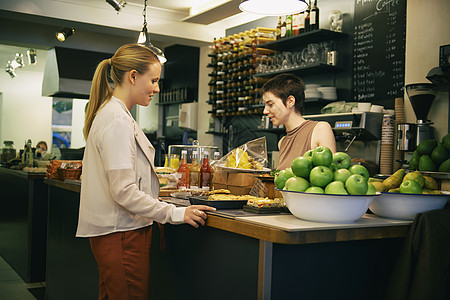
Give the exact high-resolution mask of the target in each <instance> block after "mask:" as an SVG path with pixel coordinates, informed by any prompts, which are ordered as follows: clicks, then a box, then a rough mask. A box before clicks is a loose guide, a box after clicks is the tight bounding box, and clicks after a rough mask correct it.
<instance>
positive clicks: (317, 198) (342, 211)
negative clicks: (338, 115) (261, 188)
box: [274, 146, 379, 223]
mask: <svg viewBox="0 0 450 300" xmlns="http://www.w3.org/2000/svg"><path fill="white" fill-rule="evenodd" d="M368 179H369V172H368V170H367V169H366V168H365V167H364V166H362V165H351V158H350V156H349V155H348V154H347V153H344V152H336V153H334V154H333V153H332V152H331V150H330V149H329V148H327V147H324V146H319V147H317V148H316V149H314V150H310V151H308V152H306V153H305V154H304V155H303V156H300V157H297V158H295V159H294V160H293V162H292V164H291V167H290V168H287V169H285V170H281V171H280V172H278V173H277V174H276V176H275V180H274V182H275V184H276V186H277V189H278V190H280V191H281V193H282V194H283V197H284V200H285V202H286V206H287V207H288V208H289V210H290V212H291V213H292V214H293V215H294V216H296V217H297V218H300V219H303V220H307V221H315V222H325V223H350V222H354V221H356V220H358V219H360V218H361V217H362V216H363V215H364V214H365V213H366V211H367V209H368V208H369V205H370V203H371V202H372V200H373V199H374V198H375V197H377V196H378V195H379V193H377V192H376V190H375V187H374V186H373V185H372V184H371V183H370V182H368Z"/></svg>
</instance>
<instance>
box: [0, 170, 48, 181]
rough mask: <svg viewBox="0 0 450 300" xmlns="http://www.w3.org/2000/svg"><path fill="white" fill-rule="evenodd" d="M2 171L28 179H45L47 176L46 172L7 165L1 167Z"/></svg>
mask: <svg viewBox="0 0 450 300" xmlns="http://www.w3.org/2000/svg"><path fill="white" fill-rule="evenodd" d="M0 172H3V173H7V174H11V175H14V176H17V177H21V178H26V179H43V178H44V177H45V173H31V172H24V171H22V170H12V169H8V168H5V167H0Z"/></svg>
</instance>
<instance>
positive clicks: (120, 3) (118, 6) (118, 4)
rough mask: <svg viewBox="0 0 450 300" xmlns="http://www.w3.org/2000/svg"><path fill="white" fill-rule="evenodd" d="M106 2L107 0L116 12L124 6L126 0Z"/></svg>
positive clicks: (109, 0)
mask: <svg viewBox="0 0 450 300" xmlns="http://www.w3.org/2000/svg"><path fill="white" fill-rule="evenodd" d="M106 2H108V3H109V4H110V5H111V6H112V7H114V9H115V10H116V11H117V13H119V12H120V10H121V9H122V8H124V7H125V5H126V4H127V1H124V0H106Z"/></svg>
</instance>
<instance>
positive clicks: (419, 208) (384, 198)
mask: <svg viewBox="0 0 450 300" xmlns="http://www.w3.org/2000/svg"><path fill="white" fill-rule="evenodd" d="M449 198H450V195H449V194H447V193H445V194H442V195H433V194H401V193H381V195H380V197H377V199H375V200H374V201H372V203H371V204H370V206H369V207H370V210H371V211H372V212H373V213H374V214H376V215H377V216H380V217H383V218H389V219H400V220H414V218H415V217H416V215H417V214H419V213H423V212H426V211H430V210H435V209H442V208H444V207H445V205H446V204H447V202H448V199H449Z"/></svg>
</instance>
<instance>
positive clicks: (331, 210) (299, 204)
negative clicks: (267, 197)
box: [280, 190, 377, 223]
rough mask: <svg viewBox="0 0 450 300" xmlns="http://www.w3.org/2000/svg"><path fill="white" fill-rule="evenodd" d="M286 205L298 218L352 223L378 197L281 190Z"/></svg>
mask: <svg viewBox="0 0 450 300" xmlns="http://www.w3.org/2000/svg"><path fill="white" fill-rule="evenodd" d="M280 191H281V192H282V193H283V197H284V200H285V201H286V206H287V207H288V208H289V210H290V211H291V213H292V214H293V215H294V216H296V217H297V218H300V219H303V220H307V221H314V222H324V223H351V222H354V221H356V220H358V219H360V218H361V217H362V216H363V215H364V214H365V213H366V211H367V209H368V208H369V205H370V203H371V202H372V200H373V199H374V198H375V197H377V196H376V195H371V196H364V195H362V196H359V195H326V194H309V193H301V192H293V191H285V190H280Z"/></svg>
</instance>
